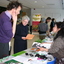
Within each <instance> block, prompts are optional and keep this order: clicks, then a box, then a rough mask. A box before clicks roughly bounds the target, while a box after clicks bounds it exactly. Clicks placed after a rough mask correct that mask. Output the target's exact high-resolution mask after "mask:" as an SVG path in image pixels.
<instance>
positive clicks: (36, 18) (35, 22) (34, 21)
mask: <svg viewBox="0 0 64 64" xmlns="http://www.w3.org/2000/svg"><path fill="white" fill-rule="evenodd" d="M40 20H41V14H34V15H33V18H32V31H34V32H37V31H38V24H39V23H40Z"/></svg>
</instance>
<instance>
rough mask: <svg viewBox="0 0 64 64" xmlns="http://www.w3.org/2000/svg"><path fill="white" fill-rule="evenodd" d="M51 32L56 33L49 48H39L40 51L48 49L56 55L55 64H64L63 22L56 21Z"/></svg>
mask: <svg viewBox="0 0 64 64" xmlns="http://www.w3.org/2000/svg"><path fill="white" fill-rule="evenodd" d="M53 32H54V33H57V34H56V36H55V38H54V42H53V43H52V45H51V48H50V49H45V48H40V50H41V51H48V52H49V53H51V54H52V55H53V56H54V57H56V60H57V61H56V64H64V60H62V59H63V58H64V23H63V22H57V23H56V24H55V26H54V28H53Z"/></svg>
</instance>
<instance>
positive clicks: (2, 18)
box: [0, 1, 22, 58]
mask: <svg viewBox="0 0 64 64" xmlns="http://www.w3.org/2000/svg"><path fill="white" fill-rule="evenodd" d="M21 8H22V4H21V3H19V2H17V1H12V2H10V3H9V4H8V6H7V10H6V11H4V12H2V13H1V14H0V58H3V57H5V56H8V55H9V41H10V40H11V38H12V37H13V36H14V34H15V29H16V22H17V15H18V14H19V13H20V10H21ZM11 18H12V20H13V25H12V24H11Z"/></svg>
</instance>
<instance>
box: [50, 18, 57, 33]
mask: <svg viewBox="0 0 64 64" xmlns="http://www.w3.org/2000/svg"><path fill="white" fill-rule="evenodd" d="M55 22H56V21H55V18H52V21H51V24H50V32H51V31H52V30H53V27H54V25H55Z"/></svg>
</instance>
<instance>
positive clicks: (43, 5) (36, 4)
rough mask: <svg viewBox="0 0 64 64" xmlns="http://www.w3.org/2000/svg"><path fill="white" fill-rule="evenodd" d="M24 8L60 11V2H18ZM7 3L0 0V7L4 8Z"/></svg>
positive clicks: (59, 0) (40, 0) (45, 0)
mask: <svg viewBox="0 0 64 64" xmlns="http://www.w3.org/2000/svg"><path fill="white" fill-rule="evenodd" d="M18 1H19V2H20V3H22V4H23V5H24V6H26V7H28V8H37V9H42V8H45V9H49V8H51V9H62V0H18ZM8 3H9V1H7V0H0V6H4V7H6V6H7V4H8Z"/></svg>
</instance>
